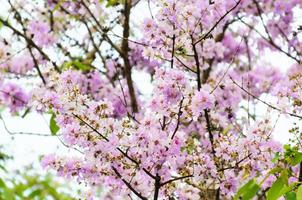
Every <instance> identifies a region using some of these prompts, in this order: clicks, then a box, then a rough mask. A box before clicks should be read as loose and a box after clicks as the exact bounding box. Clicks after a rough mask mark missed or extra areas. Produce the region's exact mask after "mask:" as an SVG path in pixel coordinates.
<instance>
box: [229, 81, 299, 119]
mask: <svg viewBox="0 0 302 200" xmlns="http://www.w3.org/2000/svg"><path fill="white" fill-rule="evenodd" d="M230 79H231V80H232V82H233V83H234V84H235V85H236V86H237V87H239V88H240V89H241V90H243V91H244V92H245V93H247V94H248V95H250V96H251V97H253V98H254V99H256V100H258V101H260V102H261V103H263V104H265V105H267V106H268V107H270V108H272V109H274V110H277V111H279V112H280V113H283V114H286V115H289V116H292V117H296V118H298V119H302V116H300V115H297V114H294V113H289V112H286V111H282V110H281V109H280V108H277V107H276V106H273V105H271V104H269V103H267V102H265V101H263V100H262V99H260V98H259V97H257V96H255V95H254V94H252V93H251V92H249V91H247V90H246V89H245V88H244V87H242V86H241V85H239V84H238V83H237V82H236V81H235V80H234V79H233V78H232V77H231V76H230Z"/></svg>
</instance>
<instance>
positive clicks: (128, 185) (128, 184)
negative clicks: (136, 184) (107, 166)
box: [112, 167, 148, 200]
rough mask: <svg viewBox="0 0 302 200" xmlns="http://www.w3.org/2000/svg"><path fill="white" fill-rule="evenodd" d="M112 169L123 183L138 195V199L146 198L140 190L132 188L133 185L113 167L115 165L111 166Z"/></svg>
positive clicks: (145, 199) (144, 199)
mask: <svg viewBox="0 0 302 200" xmlns="http://www.w3.org/2000/svg"><path fill="white" fill-rule="evenodd" d="M112 170H113V171H114V173H115V174H116V175H117V177H119V178H120V179H121V180H122V181H123V183H124V184H125V185H126V186H127V187H128V188H129V189H130V190H131V191H132V192H133V193H134V194H135V195H136V196H137V197H139V198H140V199H143V200H148V199H147V198H146V197H144V196H143V195H142V194H141V193H140V192H138V191H137V190H135V189H134V188H133V186H132V185H131V184H130V183H129V182H128V181H126V180H125V179H124V178H123V177H122V175H121V174H120V173H119V171H118V170H117V169H116V168H115V167H112Z"/></svg>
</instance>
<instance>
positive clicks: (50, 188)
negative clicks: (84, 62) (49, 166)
mask: <svg viewBox="0 0 302 200" xmlns="http://www.w3.org/2000/svg"><path fill="white" fill-rule="evenodd" d="M1 150H3V148H1ZM8 159H12V158H11V157H9V156H7V155H6V154H4V153H3V152H2V151H1V158H0V161H1V165H0V166H1V171H0V199H1V200H44V199H53V200H73V199H74V198H72V197H71V196H70V195H68V194H66V193H65V192H62V189H63V190H64V189H65V190H66V189H67V187H66V186H65V185H62V183H60V182H57V181H56V180H55V179H54V178H53V175H50V174H46V175H42V174H39V173H37V172H34V169H32V167H27V168H26V169H25V170H24V172H13V171H11V170H9V169H6V164H7V163H8ZM60 191H61V192H60Z"/></svg>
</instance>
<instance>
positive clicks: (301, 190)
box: [297, 185, 302, 200]
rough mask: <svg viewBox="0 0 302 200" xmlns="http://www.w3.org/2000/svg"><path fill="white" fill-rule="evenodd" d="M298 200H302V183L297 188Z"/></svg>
mask: <svg viewBox="0 0 302 200" xmlns="http://www.w3.org/2000/svg"><path fill="white" fill-rule="evenodd" d="M297 200H302V185H300V186H299V187H298V190H297Z"/></svg>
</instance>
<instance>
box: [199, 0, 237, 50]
mask: <svg viewBox="0 0 302 200" xmlns="http://www.w3.org/2000/svg"><path fill="white" fill-rule="evenodd" d="M240 2H241V0H238V1H237V2H236V4H235V5H234V6H233V7H232V8H231V9H230V10H228V11H227V12H226V13H225V14H224V15H223V16H221V17H220V19H219V20H218V21H217V22H216V23H215V24H214V26H212V28H210V30H209V31H208V32H207V33H206V34H205V35H204V36H202V37H201V38H200V39H198V40H197V41H196V42H195V43H194V44H197V43H199V42H201V41H202V40H205V39H207V38H208V37H209V35H210V34H211V33H212V31H213V30H214V29H215V28H216V27H217V26H218V25H219V23H220V22H221V21H222V20H223V19H224V18H225V17H226V16H227V15H228V14H229V13H231V12H232V11H233V10H235V9H236V8H237V6H238V5H239V4H240Z"/></svg>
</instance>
